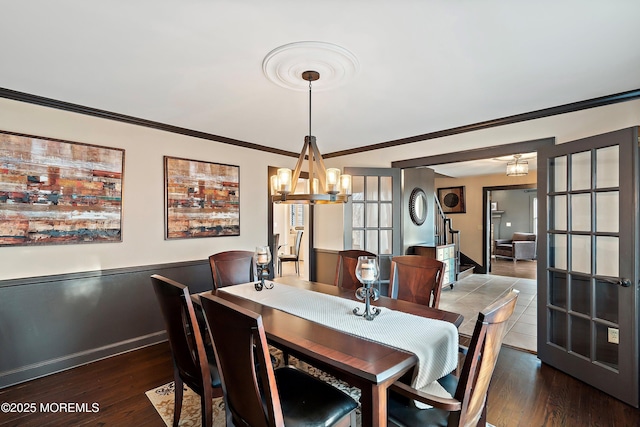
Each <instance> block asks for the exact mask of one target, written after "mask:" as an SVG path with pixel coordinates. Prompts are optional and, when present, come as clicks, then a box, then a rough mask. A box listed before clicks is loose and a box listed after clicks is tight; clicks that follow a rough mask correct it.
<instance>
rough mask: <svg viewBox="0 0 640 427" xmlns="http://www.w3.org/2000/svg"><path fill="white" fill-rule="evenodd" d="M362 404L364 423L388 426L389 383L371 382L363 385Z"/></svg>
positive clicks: (379, 426)
mask: <svg viewBox="0 0 640 427" xmlns="http://www.w3.org/2000/svg"><path fill="white" fill-rule="evenodd" d="M360 390H361V392H362V395H361V396H360V406H361V411H362V425H363V426H372V427H386V426H387V384H371V383H369V384H368V386H365V387H362V388H361V389H360Z"/></svg>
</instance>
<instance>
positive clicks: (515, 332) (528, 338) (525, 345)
mask: <svg viewBox="0 0 640 427" xmlns="http://www.w3.org/2000/svg"><path fill="white" fill-rule="evenodd" d="M512 287H513V288H514V289H517V290H519V291H520V294H519V295H518V301H517V303H516V308H515V311H514V313H513V315H512V317H511V319H510V320H509V326H508V327H507V334H506V335H505V337H504V341H503V343H504V344H506V345H509V346H512V347H517V348H520V349H524V350H526V351H529V352H531V353H536V349H537V325H536V319H537V283H536V280H535V279H522V278H517V277H505V276H494V275H490V274H473V275H471V276H469V277H466V278H464V279H462V280H460V281H459V282H457V283H456V284H455V286H454V288H453V289H451V288H449V287H446V288H443V289H442V293H441V294H440V308H441V309H443V310H449V311H455V312H456V313H460V314H462V315H463V316H464V321H463V323H462V325H460V333H461V334H463V335H468V336H471V334H472V333H473V328H474V326H475V322H476V318H477V316H478V312H479V311H480V310H482V309H483V308H484V307H486V306H488V305H489V304H491V303H492V302H493V301H495V300H496V299H498V298H499V297H500V295H502V294H503V293H505V292H507V291H508V290H509V289H511V288H512Z"/></svg>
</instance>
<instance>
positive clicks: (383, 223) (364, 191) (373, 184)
mask: <svg viewBox="0 0 640 427" xmlns="http://www.w3.org/2000/svg"><path fill="white" fill-rule="evenodd" d="M345 173H349V174H351V176H352V196H351V201H350V202H349V203H348V204H347V207H346V208H345V219H344V223H345V234H344V248H345V249H361V250H365V251H369V252H373V253H374V254H377V255H378V260H379V264H380V283H381V284H382V289H381V290H382V291H386V285H387V284H388V282H389V269H390V266H391V258H392V257H393V256H395V255H400V254H401V252H402V241H401V235H400V226H401V225H400V208H401V205H400V203H401V200H402V195H401V192H400V191H401V188H400V169H394V168H390V169H386V168H385V169H379V168H345Z"/></svg>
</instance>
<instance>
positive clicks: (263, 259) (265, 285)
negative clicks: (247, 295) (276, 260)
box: [253, 246, 273, 291]
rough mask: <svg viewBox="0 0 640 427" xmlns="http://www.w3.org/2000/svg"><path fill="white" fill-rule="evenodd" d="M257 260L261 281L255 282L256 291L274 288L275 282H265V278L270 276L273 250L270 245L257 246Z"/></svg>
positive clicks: (257, 269) (255, 256)
mask: <svg viewBox="0 0 640 427" xmlns="http://www.w3.org/2000/svg"><path fill="white" fill-rule="evenodd" d="M253 258H254V259H255V261H256V271H257V273H258V278H259V279H260V281H259V282H256V283H254V287H255V288H256V291H261V290H263V289H271V288H273V283H269V282H265V281H264V279H265V278H266V277H269V273H270V272H271V271H270V270H269V263H270V262H271V250H270V249H269V246H257V247H256V252H255V254H254V256H253Z"/></svg>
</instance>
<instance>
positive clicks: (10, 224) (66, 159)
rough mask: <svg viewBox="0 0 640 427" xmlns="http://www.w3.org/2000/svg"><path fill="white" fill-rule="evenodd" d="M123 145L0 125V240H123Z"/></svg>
mask: <svg viewBox="0 0 640 427" xmlns="http://www.w3.org/2000/svg"><path fill="white" fill-rule="evenodd" d="M123 171H124V150H122V149H118V148H109V147H100V146H97V145H90V144H82V143H77V142H70V141H63V140H58V139H51V138H43V137H39V136H32V135H22V134H15V133H10V132H2V131H0V246H24V245H47V244H72V243H97V242H121V241H122V183H123Z"/></svg>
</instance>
